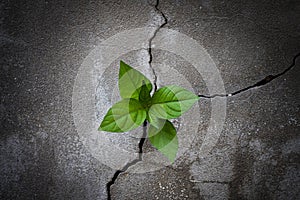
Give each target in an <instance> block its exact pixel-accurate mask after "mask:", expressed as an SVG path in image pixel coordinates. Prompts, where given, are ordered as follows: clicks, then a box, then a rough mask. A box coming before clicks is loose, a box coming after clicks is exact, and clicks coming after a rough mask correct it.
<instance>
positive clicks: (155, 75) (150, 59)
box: [148, 0, 168, 91]
mask: <svg viewBox="0 0 300 200" xmlns="http://www.w3.org/2000/svg"><path fill="white" fill-rule="evenodd" d="M158 5H159V0H157V1H156V4H155V5H154V8H155V10H156V11H157V12H159V13H160V14H161V16H162V17H163V18H164V23H162V24H161V25H160V26H159V27H158V28H157V29H156V30H155V31H154V33H153V36H152V37H151V38H150V39H149V48H148V53H149V62H148V63H149V66H150V68H151V70H152V73H153V74H154V81H153V84H154V91H156V90H157V84H156V82H157V74H156V73H155V70H154V68H153V67H152V41H153V39H154V38H155V37H156V35H157V33H158V31H159V30H160V29H161V28H163V27H164V26H165V25H166V24H167V23H168V19H167V17H166V16H165V14H164V13H163V12H162V11H161V10H160V9H159V8H158Z"/></svg>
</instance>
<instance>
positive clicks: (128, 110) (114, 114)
mask: <svg viewBox="0 0 300 200" xmlns="http://www.w3.org/2000/svg"><path fill="white" fill-rule="evenodd" d="M146 115H147V114H146V110H145V109H144V108H143V107H142V105H141V103H140V102H139V101H138V100H135V99H123V100H121V101H119V102H117V103H116V104H114V105H113V106H112V107H111V108H110V109H109V110H108V112H107V114H106V115H105V117H104V119H103V121H102V123H101V125H100V127H99V129H98V130H102V131H108V132H126V131H130V130H133V129H135V128H137V127H139V126H140V125H141V124H142V123H143V122H144V121H145V119H146Z"/></svg>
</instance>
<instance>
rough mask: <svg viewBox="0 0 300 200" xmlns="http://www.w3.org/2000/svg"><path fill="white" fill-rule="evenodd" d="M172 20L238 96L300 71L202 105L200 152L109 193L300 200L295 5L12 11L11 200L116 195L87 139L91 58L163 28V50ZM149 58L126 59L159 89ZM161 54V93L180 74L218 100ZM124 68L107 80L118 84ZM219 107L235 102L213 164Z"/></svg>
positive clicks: (131, 143)
mask: <svg viewBox="0 0 300 200" xmlns="http://www.w3.org/2000/svg"><path fill="white" fill-rule="evenodd" d="M156 3H159V4H158V5H157V8H158V9H159V11H158V10H157V9H156V8H155V4H156ZM160 11H161V12H160ZM162 14H163V15H164V16H165V17H166V18H167V23H166V24H165V25H164V28H167V29H172V30H175V31H178V32H180V33H183V34H185V35H187V36H189V37H191V38H193V39H194V40H196V41H197V42H198V43H199V44H200V45H201V46H202V47H203V48H204V49H205V50H206V51H207V53H208V54H209V55H210V57H211V58H212V60H213V61H214V63H215V64H216V67H217V68H218V70H219V71H220V74H221V76H222V79H223V82H224V87H225V90H226V92H227V93H228V94H231V93H234V92H235V91H238V90H241V89H243V88H247V87H248V86H251V85H253V84H255V83H257V82H259V81H261V80H263V79H264V78H265V77H267V76H268V75H276V74H279V73H281V72H283V71H284V70H285V69H287V68H288V67H289V66H291V65H292V63H293V59H295V64H294V67H293V68H292V69H291V70H289V71H288V72H287V73H285V74H284V75H282V76H279V77H277V78H275V79H274V80H272V81H271V82H269V83H267V84H265V85H262V86H260V87H255V88H252V89H249V90H246V91H244V92H241V93H239V94H236V95H234V96H231V97H214V98H212V99H210V98H201V99H200V101H199V104H198V105H197V106H198V107H197V109H198V110H199V113H200V115H199V116H197V117H198V118H196V119H197V120H198V122H201V123H200V125H199V127H198V131H196V132H195V133H192V134H196V135H197V138H198V139H197V142H193V143H191V145H190V146H188V147H186V148H188V150H187V151H185V152H181V154H180V155H181V156H180V157H178V159H177V160H176V162H175V163H174V164H173V165H170V166H167V167H162V168H160V169H158V170H155V171H148V172H145V173H133V172H134V171H136V170H143V169H144V168H147V167H148V166H150V165H151V164H153V163H151V157H150V158H148V157H146V156H144V158H143V159H144V161H142V162H139V163H136V164H135V165H133V166H131V167H130V168H129V169H128V170H126V172H124V173H121V174H119V176H118V177H117V179H116V181H115V183H114V184H113V185H112V186H111V188H110V189H111V190H110V196H111V199H136V198H137V197H138V198H139V199H300V192H299V191H300V163H299V160H300V159H299V153H300V152H299V151H300V138H299V133H300V131H299V129H300V124H299V120H300V116H299V109H300V102H299V95H300V93H299V81H300V79H299V76H300V66H299V65H300V58H298V57H297V58H298V59H297V58H295V56H296V55H297V54H298V53H299V52H300V26H299V24H300V20H299V19H300V3H299V2H298V1H296V0H290V1H286V0H284V1H245V2H241V1H230V2H227V1H209V0H202V1H183V0H176V1H162V0H161V1H159V2H155V1H153V2H148V1H17V0H10V1H8V0H4V1H1V2H0V45H1V51H0V53H1V57H0V62H1V64H0V67H1V69H0V96H1V99H0V100H1V101H0V126H1V127H0V133H1V134H0V157H1V160H0V168H1V173H0V179H1V180H0V198H1V199H93V200H94V199H107V198H108V195H107V188H106V184H107V183H108V182H109V181H110V180H111V179H112V177H113V175H114V174H115V172H116V169H112V168H110V167H109V166H106V165H104V164H103V163H102V162H101V160H99V159H97V157H95V156H94V154H93V153H91V152H90V151H89V149H88V148H86V147H85V146H84V144H83V142H82V141H81V138H80V136H79V135H78V133H77V131H76V127H75V124H74V121H73V113H72V92H73V87H74V83H75V79H76V76H77V73H78V70H79V68H80V66H81V64H82V62H83V60H84V59H85V57H86V56H88V54H89V53H90V52H91V51H92V50H93V49H94V48H95V47H96V46H98V45H99V44H101V43H102V42H103V41H105V40H106V39H107V38H109V37H111V36H113V35H115V34H117V33H119V32H121V31H125V30H130V29H133V28H140V27H152V28H155V30H157V38H153V44H155V40H156V39H158V38H159V37H163V36H164V35H163V34H164V32H163V30H159V27H160V26H161V25H163V24H164V18H163V16H162ZM160 34H161V35H160ZM152 36H153V33H152V34H150V35H149V37H147V38H146V39H147V40H146V41H145V44H146V45H148V43H149V40H150V39H151V37H152ZM157 42H159V41H156V43H157ZM145 48H146V49H142V50H137V51H134V52H131V53H129V54H126V55H123V57H122V58H123V59H124V60H127V61H128V62H131V64H132V65H133V66H135V65H139V66H140V67H141V68H142V69H144V70H145V71H144V72H145V73H146V74H147V75H148V76H149V77H150V78H151V77H152V75H153V74H152V73H151V69H150V68H149V63H148V61H149V54H148V53H149V49H147V46H146V47H145ZM150 53H151V55H152V59H151V65H152V68H153V69H154V70H155V72H156V74H157V77H158V86H161V85H163V84H169V83H176V82H180V84H181V79H180V78H175V79H174V77H172V76H168V74H172V73H173V72H172V70H171V71H168V70H164V66H170V69H173V70H175V71H176V72H178V73H179V74H180V75H182V76H183V77H184V79H186V80H187V83H189V84H188V85H189V87H190V89H193V90H194V91H195V93H197V94H201V95H206V96H209V95H214V94H210V93H209V91H208V89H207V87H206V85H205V81H204V79H203V78H204V77H202V76H201V74H199V73H198V72H197V71H195V70H194V68H193V67H192V65H191V63H189V61H188V60H184V59H183V58H182V57H180V56H178V55H176V54H174V53H171V52H168V51H164V50H159V49H155V48H151V52H150ZM191 53H193V52H191ZM116 63H118V62H117V61H116ZM114 67H115V68H114ZM116 68H117V66H115V65H114V66H112V67H111V68H110V69H111V70H110V72H111V73H108V72H107V73H108V74H114V73H115V72H114V70H115V69H116ZM168 72H170V73H168ZM171 72H172V73H171ZM174 73H175V72H174ZM111 77H112V76H111ZM152 78H153V77H152ZM107 81H111V82H113V81H114V79H113V78H111V80H107ZM182 84H184V83H182ZM219 98H226V100H227V105H226V119H225V123H224V127H223V130H222V132H221V135H220V137H219V139H218V141H217V143H216V144H214V146H212V147H210V148H211V150H210V151H209V152H208V153H206V154H205V155H203V154H201V152H202V150H201V147H202V145H203V142H204V139H205V133H206V130H207V127H208V123H209V119H210V116H211V106H212V103H213V101H214V100H216V101H217V100H218V99H219ZM103 109H104V108H103ZM105 109H106V108H105ZM178 123H180V127H183V128H185V127H189V126H191V123H193V122H192V121H188V123H187V120H186V119H185V118H182V119H180V120H179V122H178ZM184 130H185V129H184ZM182 134H191V133H190V132H183V133H182ZM113 137H114V138H115V139H116V140H115V142H117V143H120V145H121V148H124V149H129V150H131V151H138V143H139V138H138V137H137V138H135V137H131V138H127V137H126V135H125V136H124V135H123V136H121V137H120V138H118V137H119V136H113ZM182 138H183V139H184V137H182ZM124 141H126V142H124ZM149 151H153V149H152V148H151V146H150V145H149V143H148V141H146V142H145V144H144V145H143V152H144V153H147V152H149ZM134 158H135V157H132V158H128V160H126V162H129V161H131V160H132V159H134ZM112 159H113V158H112ZM125 164H126V163H124V165H125ZM124 165H123V166H124ZM123 166H120V168H122V167H123Z"/></svg>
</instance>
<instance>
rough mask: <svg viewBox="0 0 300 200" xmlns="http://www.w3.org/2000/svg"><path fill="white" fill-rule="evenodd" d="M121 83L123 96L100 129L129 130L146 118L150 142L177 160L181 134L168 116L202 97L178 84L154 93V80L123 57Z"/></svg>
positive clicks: (177, 114)
mask: <svg viewBox="0 0 300 200" xmlns="http://www.w3.org/2000/svg"><path fill="white" fill-rule="evenodd" d="M118 85H119V91H120V95H121V97H122V100H121V101H119V102H117V103H116V104H114V105H113V106H112V107H111V108H110V109H109V110H108V112H107V114H106V115H105V117H104V119H103V121H102V123H101V125H100V127H99V129H98V130H101V131H108V132H126V131H130V130H133V129H135V128H137V127H139V126H140V125H142V124H143V122H144V121H145V120H147V121H148V122H150V126H149V128H148V138H149V141H150V143H151V144H152V145H153V146H154V147H155V148H157V149H158V150H159V151H160V152H161V153H162V154H164V155H165V156H166V157H167V158H168V159H169V160H170V161H171V162H174V160H175V157H176V153H177V151H178V138H177V134H176V129H175V128H174V126H173V124H172V123H171V122H170V121H169V119H174V118H177V117H179V116H181V115H182V114H183V113H184V112H186V111H187V110H189V109H190V108H191V107H192V105H193V104H194V103H195V102H196V101H197V100H198V99H199V97H198V96H196V95H195V94H193V93H192V92H190V91H188V90H185V89H184V88H181V87H179V86H175V85H170V86H165V87H162V88H160V89H158V90H157V91H154V94H153V96H152V97H151V91H152V89H153V86H152V84H151V82H150V81H149V80H148V79H147V78H146V77H145V76H144V75H143V74H142V73H140V72H139V71H137V70H135V69H133V68H132V67H130V66H129V65H127V64H126V63H124V62H123V61H120V71H119V84H118Z"/></svg>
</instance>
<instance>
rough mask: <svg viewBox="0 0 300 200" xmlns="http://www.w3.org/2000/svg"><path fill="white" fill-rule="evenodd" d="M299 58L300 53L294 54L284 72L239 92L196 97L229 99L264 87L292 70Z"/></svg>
mask: <svg viewBox="0 0 300 200" xmlns="http://www.w3.org/2000/svg"><path fill="white" fill-rule="evenodd" d="M298 57H300V53H298V54H296V55H295V56H294V58H293V62H292V64H291V65H290V66H289V67H288V68H286V69H285V70H283V71H282V72H280V73H278V74H275V75H272V74H271V75H268V76H266V77H265V78H264V79H262V80H260V81H258V82H256V83H255V84H253V85H250V86H248V87H246V88H243V89H240V90H237V91H235V92H232V93H228V94H214V95H210V96H209V95H202V94H199V95H198V97H202V98H208V99H212V98H215V97H231V96H234V95H237V94H240V93H242V92H246V91H248V90H250V89H253V88H257V87H260V86H263V85H266V84H267V83H270V82H271V81H273V80H274V79H276V78H278V77H280V76H283V75H284V74H286V73H287V72H288V71H290V70H292V69H293V68H294V67H295V65H296V60H297V58H298Z"/></svg>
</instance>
